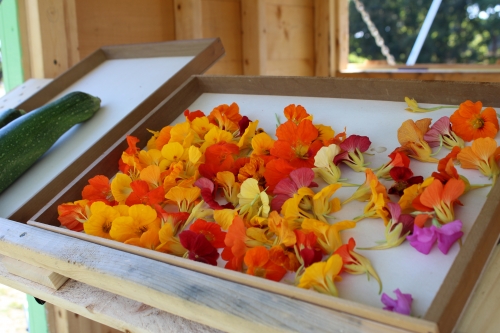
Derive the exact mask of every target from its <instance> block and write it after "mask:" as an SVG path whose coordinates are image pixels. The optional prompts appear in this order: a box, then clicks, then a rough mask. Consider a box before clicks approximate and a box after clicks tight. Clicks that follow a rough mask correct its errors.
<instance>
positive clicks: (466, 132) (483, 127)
mask: <svg viewBox="0 0 500 333" xmlns="http://www.w3.org/2000/svg"><path fill="white" fill-rule="evenodd" d="M482 108H483V103H481V102H479V101H478V102H476V103H473V102H472V101H465V102H463V103H461V104H460V107H459V108H458V110H456V111H455V113H453V114H452V115H451V117H450V122H451V126H452V129H453V131H454V132H455V133H456V134H457V135H458V136H460V137H461V138H462V139H464V140H465V141H472V140H475V139H478V138H486V137H489V138H494V137H495V135H496V134H497V132H498V118H497V113H496V111H495V109H493V108H491V107H487V108H485V109H484V110H482V111H481V109H482Z"/></svg>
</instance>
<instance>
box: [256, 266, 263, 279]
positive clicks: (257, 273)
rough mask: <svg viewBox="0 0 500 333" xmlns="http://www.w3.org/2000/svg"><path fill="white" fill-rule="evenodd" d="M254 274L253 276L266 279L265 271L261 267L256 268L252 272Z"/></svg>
mask: <svg viewBox="0 0 500 333" xmlns="http://www.w3.org/2000/svg"><path fill="white" fill-rule="evenodd" d="M254 274H255V276H258V277H262V278H263V277H266V270H265V269H264V268H262V267H257V268H255V270H254Z"/></svg>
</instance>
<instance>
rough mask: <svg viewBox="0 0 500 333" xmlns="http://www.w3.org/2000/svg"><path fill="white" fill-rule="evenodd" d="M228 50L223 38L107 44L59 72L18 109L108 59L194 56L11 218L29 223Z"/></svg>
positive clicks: (47, 96) (54, 93)
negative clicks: (133, 126) (132, 128)
mask: <svg viewBox="0 0 500 333" xmlns="http://www.w3.org/2000/svg"><path fill="white" fill-rule="evenodd" d="M224 52H225V51H224V47H223V46H222V43H221V41H220V39H219V38H210V39H199V40H186V41H168V42H158V43H147V44H127V45H112V46H103V47H101V48H100V49H97V50H96V51H95V52H93V53H92V54H90V55H89V56H88V57H86V58H85V59H83V60H82V61H81V62H79V63H78V64H76V65H75V66H73V67H71V68H70V69H68V70H67V71H66V72H64V73H62V74H61V75H59V76H58V77H57V78H55V79H54V80H53V81H52V82H50V83H49V84H47V85H46V86H45V87H43V88H42V89H40V90H39V91H38V92H37V93H35V94H33V95H32V96H31V97H30V98H29V99H27V100H26V101H24V102H22V103H21V104H19V105H18V106H16V108H18V109H22V110H25V111H31V110H33V109H36V108H38V107H40V106H42V105H44V104H46V103H47V102H49V101H50V100H52V99H53V98H54V97H55V96H57V95H58V94H59V93H61V91H63V90H64V89H66V88H67V87H68V86H70V85H71V84H73V83H75V82H76V81H78V80H79V79H81V78H82V77H84V76H85V75H86V74H87V73H88V72H90V71H91V70H93V69H94V68H96V67H97V66H99V65H100V64H102V63H103V62H104V61H106V60H110V59H132V58H153V57H182V56H194V58H193V59H192V60H191V61H189V63H188V64H186V65H185V66H184V67H182V68H181V69H180V70H179V71H178V72H177V73H176V74H175V75H174V76H173V77H171V78H170V79H169V80H167V81H165V82H164V83H163V84H162V85H161V86H160V87H158V88H157V89H156V90H155V91H154V92H153V93H152V94H151V95H149V96H148V98H146V99H145V100H144V101H142V102H141V104H139V105H138V106H137V107H136V108H135V109H133V110H132V111H131V112H130V113H129V114H128V115H127V116H126V117H125V118H123V119H122V120H121V121H120V123H118V124H117V125H116V126H115V127H114V128H113V129H112V130H110V131H109V132H108V133H106V135H104V136H103V137H102V138H101V139H100V140H99V141H98V142H97V143H96V144H95V145H94V146H93V147H92V149H89V150H88V151H86V152H85V153H84V154H82V155H81V156H80V157H79V158H78V159H77V160H75V161H74V162H73V163H72V164H71V165H69V166H68V167H67V168H66V169H65V170H64V171H63V172H62V173H60V174H59V175H58V176H57V177H56V178H55V179H54V180H53V181H52V182H50V184H49V185H47V186H46V187H44V188H43V189H42V190H41V191H40V192H39V193H38V194H37V195H35V196H34V197H33V198H31V199H30V200H29V201H28V202H26V203H25V204H24V205H23V206H22V207H20V208H19V209H18V210H16V211H15V212H14V213H12V214H11V215H10V216H8V218H9V219H12V220H15V221H19V222H23V223H25V222H26V221H27V220H28V219H29V218H30V217H31V216H33V215H34V214H35V213H36V212H38V211H39V210H40V209H41V208H42V207H43V206H44V205H45V204H46V202H47V200H46V198H49V197H52V196H53V194H54V193H57V192H59V191H60V189H61V188H63V187H64V186H66V185H67V184H69V183H71V181H72V180H73V179H74V178H75V177H76V176H77V175H78V174H80V173H81V172H83V171H84V170H85V168H86V167H87V166H88V163H87V162H88V161H92V160H95V159H97V158H98V157H99V156H100V155H101V154H103V153H104V152H105V151H106V149H107V148H108V147H109V143H110V142H115V141H116V140H118V139H120V138H121V137H122V136H123V134H124V133H125V132H126V131H127V130H128V129H129V128H130V126H129V124H134V123H136V122H139V121H140V120H141V119H142V118H143V117H144V116H145V115H146V114H147V113H148V112H150V111H151V110H152V109H153V108H154V107H156V106H157V105H158V104H160V103H161V102H162V101H163V100H164V99H165V97H166V96H168V95H170V94H171V93H172V92H174V91H175V90H176V89H177V88H178V87H179V86H180V85H182V84H183V83H184V82H185V81H186V80H188V79H189V78H190V77H191V75H194V74H203V73H204V72H205V71H206V70H208V69H209V68H210V67H211V66H212V65H213V64H215V63H216V62H217V61H218V60H219V58H221V57H222V56H223V55H224Z"/></svg>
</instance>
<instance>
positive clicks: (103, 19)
mask: <svg viewBox="0 0 500 333" xmlns="http://www.w3.org/2000/svg"><path fill="white" fill-rule="evenodd" d="M72 1H74V2H75V10H76V18H77V23H78V24H77V29H78V49H79V53H80V54H79V55H80V58H84V57H86V56H88V55H89V54H91V53H92V52H94V51H95V50H96V49H98V48H100V47H103V46H108V45H117V44H120V45H121V44H137V43H154V42H161V41H168V40H174V39H175V22H174V7H173V0H148V1H147V4H145V3H143V2H140V1H134V0H106V1H102V0H72Z"/></svg>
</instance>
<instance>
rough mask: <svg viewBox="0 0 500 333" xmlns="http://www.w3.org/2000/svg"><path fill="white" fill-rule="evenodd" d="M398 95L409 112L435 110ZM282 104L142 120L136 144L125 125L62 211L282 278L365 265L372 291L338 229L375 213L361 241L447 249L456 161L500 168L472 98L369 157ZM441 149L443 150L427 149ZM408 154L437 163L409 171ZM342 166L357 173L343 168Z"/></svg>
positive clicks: (94, 227) (388, 301) (455, 231)
mask: <svg viewBox="0 0 500 333" xmlns="http://www.w3.org/2000/svg"><path fill="white" fill-rule="evenodd" d="M407 103H408V106H409V108H408V109H407V110H409V111H412V112H429V111H432V109H424V108H420V107H419V106H418V104H417V103H416V101H414V100H411V99H407ZM283 113H284V117H285V118H286V121H284V122H283V123H278V124H277V126H276V132H275V133H273V135H271V134H269V133H266V132H265V131H264V130H262V129H260V128H259V121H258V120H250V119H248V117H246V116H243V115H241V114H240V112H239V107H238V105H237V104H235V103H233V104H231V105H226V104H224V105H219V106H217V107H215V108H214V109H213V110H212V111H211V112H210V113H209V114H208V115H206V114H205V113H204V112H202V111H200V110H197V111H189V110H186V111H185V112H184V116H185V121H184V122H182V123H179V124H176V125H168V126H165V127H163V128H162V129H161V130H160V131H150V132H151V138H150V139H149V141H148V142H147V144H146V148H145V149H140V148H139V147H138V143H139V140H138V139H137V138H135V137H133V136H128V137H127V143H128V148H127V149H126V150H125V151H124V152H123V154H122V156H121V159H120V160H119V161H118V166H117V168H118V170H119V172H118V173H117V174H116V175H115V176H114V177H113V178H112V179H108V178H107V177H106V176H103V175H97V176H95V177H93V178H92V179H89V181H88V185H87V186H85V188H84V189H83V191H82V199H81V200H78V201H75V202H70V203H65V204H61V205H59V207H58V212H59V221H60V222H61V224H62V225H63V226H64V227H66V228H68V229H71V230H74V231H84V232H85V233H86V234H89V235H94V236H98V237H103V238H108V239H112V240H115V241H119V242H123V243H125V244H130V245H135V246H140V247H143V248H147V249H151V250H155V251H159V252H163V253H168V254H171V255H175V256H180V257H184V258H187V259H190V260H194V261H198V262H202V263H206V264H209V265H218V266H224V267H225V268H226V269H231V270H235V271H239V272H242V273H246V274H249V275H254V276H257V277H261V278H265V279H269V280H273V281H283V280H284V277H285V276H286V275H290V274H292V276H293V277H294V278H292V279H291V280H292V281H290V279H287V280H286V283H292V284H294V285H296V286H297V287H299V288H305V289H313V290H315V291H317V292H320V293H323V294H328V295H332V296H338V295H339V290H338V289H337V284H336V283H337V282H338V281H341V280H342V278H344V277H345V276H347V275H349V274H366V275H367V276H368V278H370V277H372V278H374V279H375V280H376V281H377V282H378V285H379V293H381V291H382V281H381V280H380V278H379V276H378V274H377V272H376V269H375V267H373V266H372V264H371V262H370V260H368V259H367V258H366V257H364V256H363V255H361V254H360V253H359V252H358V251H356V241H355V239H354V238H352V237H350V238H349V239H345V238H346V237H342V233H343V232H344V231H345V230H349V229H353V228H356V226H357V225H358V223H363V222H362V221H363V220H365V219H368V218H370V219H378V220H380V226H381V230H382V233H383V234H384V235H385V241H384V242H382V243H381V244H378V245H376V246H374V247H371V248H369V249H372V250H383V249H389V248H394V247H397V246H399V245H401V244H402V243H403V242H405V241H406V242H409V244H410V245H411V246H412V247H413V248H415V250H416V251H419V252H421V253H423V254H428V253H430V251H431V250H432V249H433V247H434V246H435V245H436V244H437V248H438V249H439V250H440V251H441V252H442V253H444V254H447V253H448V251H449V250H450V248H451V247H452V246H459V245H458V244H457V245H454V244H455V243H457V242H460V239H461V237H462V236H463V231H462V221H461V220H459V219H457V218H456V217H455V213H454V210H455V207H456V205H461V202H460V197H461V196H462V195H463V194H464V193H466V192H468V191H471V190H473V189H474V188H477V187H481V186H484V185H473V184H470V183H469V181H468V180H467V179H466V178H465V177H464V176H463V175H460V174H459V173H458V171H457V169H456V167H455V165H456V164H460V166H461V167H462V168H466V169H477V170H478V171H479V172H481V173H482V174H483V175H485V176H487V177H488V178H490V179H492V182H493V183H494V182H495V181H496V178H497V176H498V174H499V173H500V171H499V168H498V164H497V160H498V159H499V158H500V149H499V148H498V147H497V144H496V141H495V140H494V138H495V136H496V134H497V132H498V128H499V125H498V120H497V114H496V112H495V110H494V109H492V108H484V109H483V107H482V104H481V102H476V103H474V102H471V101H465V102H464V103H462V104H460V106H458V107H456V111H454V112H453V114H452V115H451V116H450V117H442V118H440V119H439V120H437V121H435V122H434V123H432V120H431V119H430V118H422V119H420V120H417V121H414V120H411V119H409V120H407V121H405V122H403V123H402V124H401V127H400V128H399V130H398V132H397V139H398V142H399V144H400V145H399V146H398V147H397V148H396V149H395V150H394V151H392V152H391V153H390V154H389V155H388V158H387V161H386V163H385V164H383V165H381V166H376V167H374V168H371V167H369V163H368V162H367V160H368V159H369V156H370V155H369V153H368V150H369V148H370V145H371V141H370V139H369V138H368V137H366V136H363V135H361V134H362V133H357V134H350V135H347V131H346V129H344V131H343V132H339V133H336V132H335V131H334V129H333V128H332V127H330V126H328V125H323V124H316V123H314V121H313V116H312V115H310V114H309V113H308V112H307V111H306V109H305V108H304V107H302V106H300V105H293V104H292V105H289V106H287V107H285V109H284V112H283ZM277 119H278V118H277ZM469 143H470V144H469ZM442 148H444V149H448V150H449V153H448V154H447V155H446V156H445V157H444V158H442V159H440V160H438V159H436V158H435V156H436V153H437V151H439V150H441V149H442ZM412 159H415V160H419V161H422V162H429V163H435V164H436V169H435V171H434V172H433V173H432V174H431V175H427V176H426V177H424V176H422V175H414V174H413V171H412V169H411V167H410V164H411V161H412ZM346 168H350V169H352V170H353V171H355V172H359V173H363V174H364V178H365V181H364V182H363V183H362V184H353V183H350V182H349V181H348V180H347V179H344V178H342V172H343V171H344V170H345V169H346ZM319 183H321V184H325V185H324V186H322V187H321V186H319ZM385 184H390V185H389V186H387V185H385ZM488 185H489V184H488ZM341 187H354V188H355V191H354V192H353V194H352V196H351V197H350V198H348V199H347V200H345V201H343V202H341V200H340V199H339V198H338V197H336V196H335V193H336V191H337V190H338V189H339V188H341ZM352 201H359V202H363V203H364V209H363V211H362V212H360V214H359V215H357V216H353V217H352V219H348V220H340V221H339V220H338V219H335V213H336V212H339V211H340V210H342V209H343V207H344V206H348V205H349V204H350V202H352ZM394 292H395V295H396V299H392V298H390V297H389V295H387V294H385V293H384V294H382V297H381V301H382V303H383V304H384V305H385V308H384V309H387V310H390V311H395V312H399V313H404V314H410V313H411V302H412V296H411V295H410V294H404V293H402V292H401V291H400V290H399V289H397V290H395V291H394Z"/></svg>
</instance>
